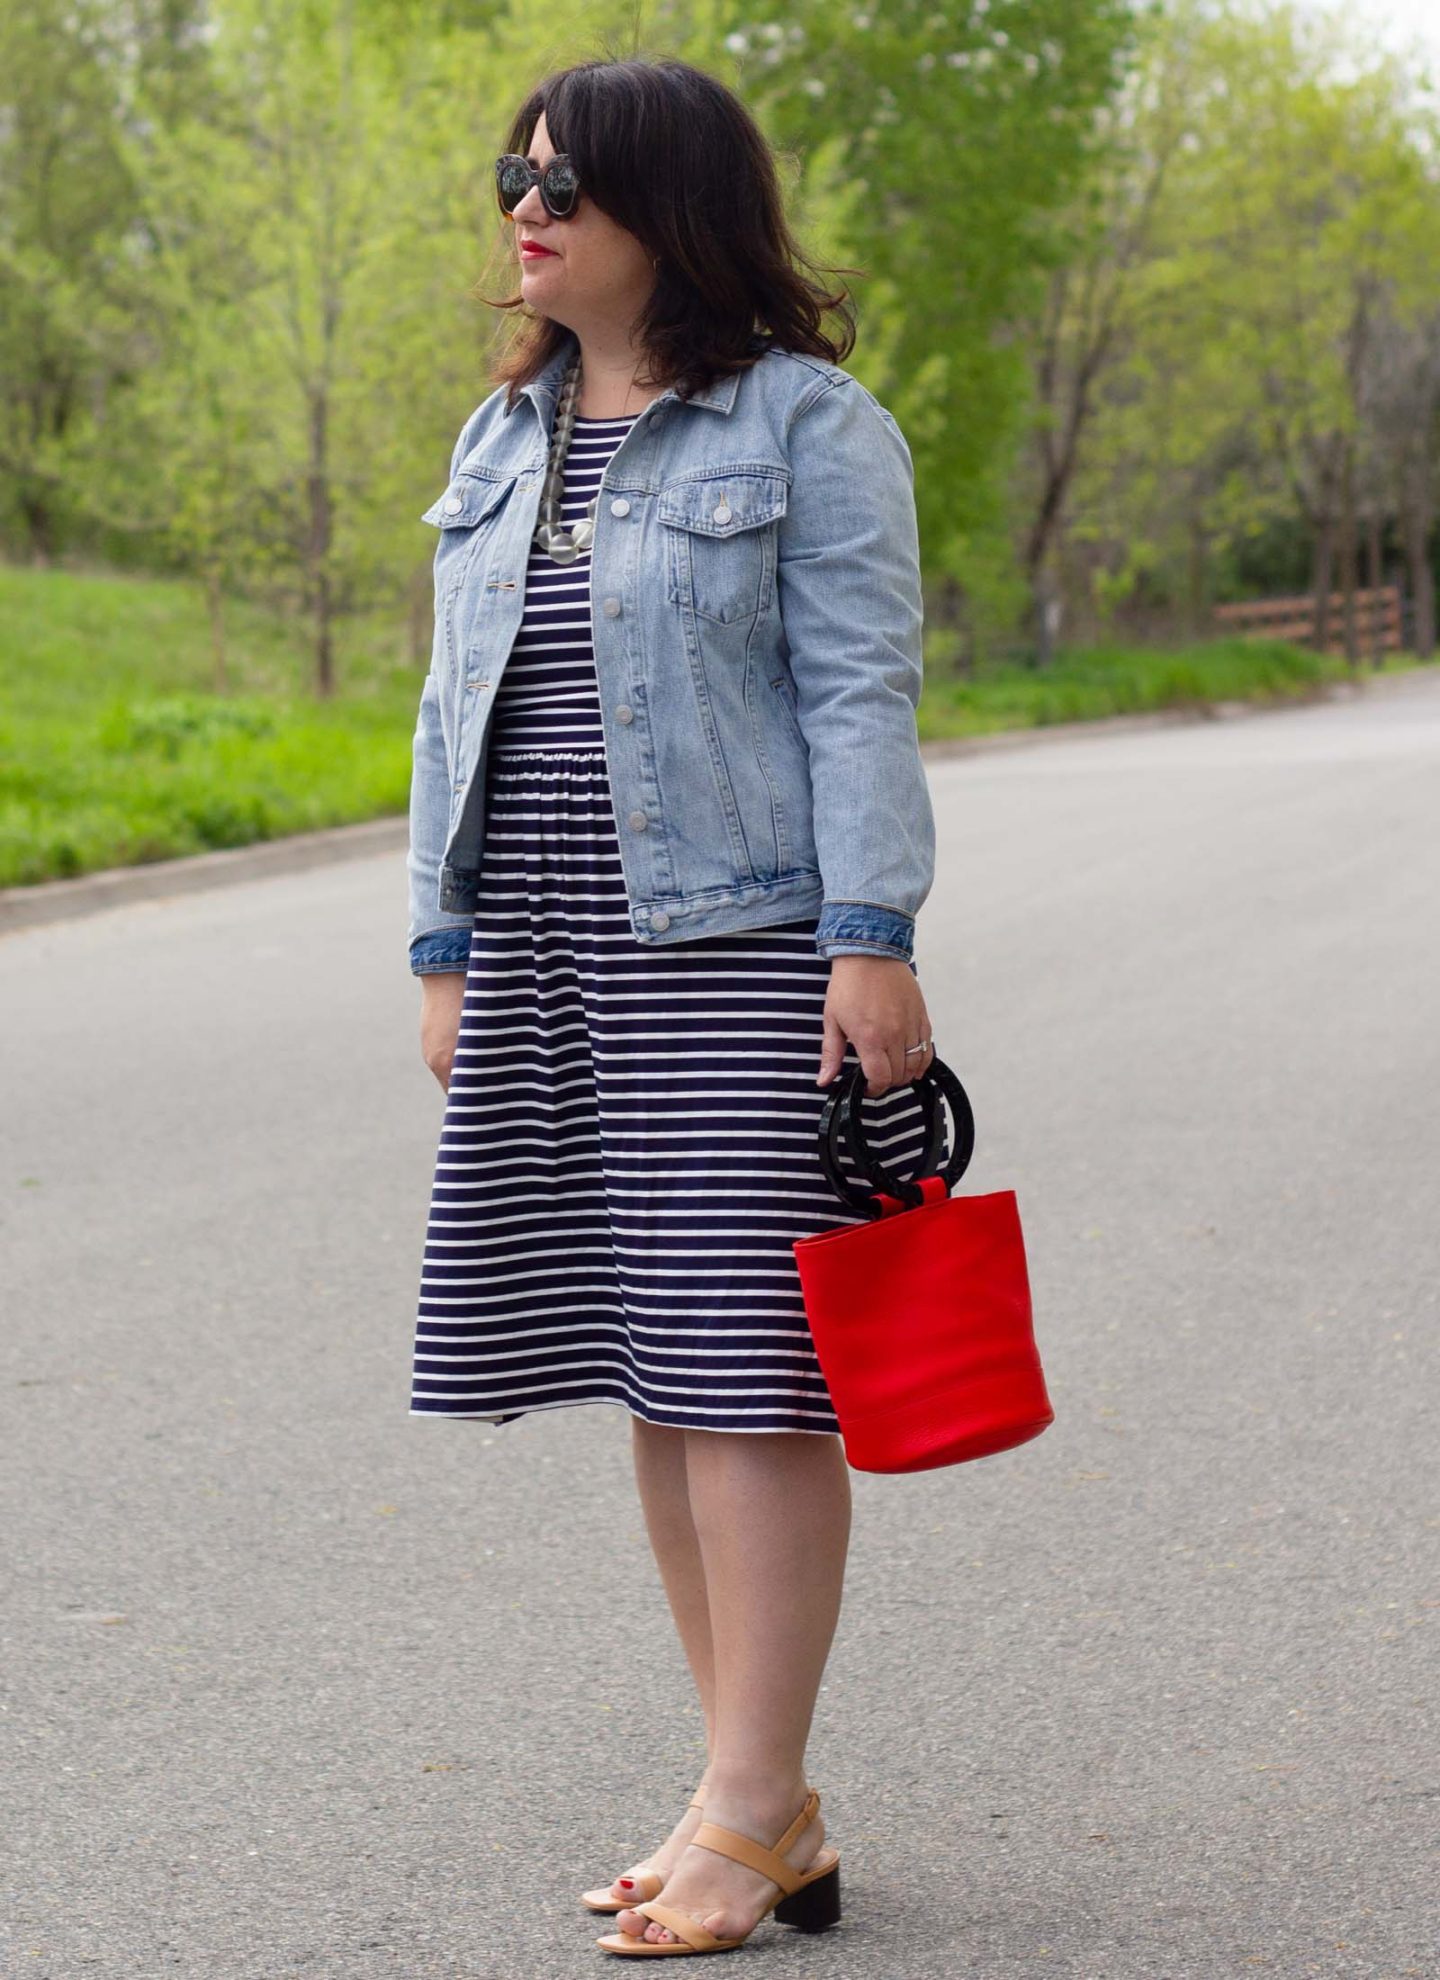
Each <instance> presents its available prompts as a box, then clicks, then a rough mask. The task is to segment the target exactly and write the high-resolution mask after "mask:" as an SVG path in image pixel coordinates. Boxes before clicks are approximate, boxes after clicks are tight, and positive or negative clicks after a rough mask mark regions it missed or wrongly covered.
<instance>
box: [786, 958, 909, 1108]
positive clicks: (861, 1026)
mask: <svg viewBox="0 0 1440 1980" xmlns="http://www.w3.org/2000/svg"><path fill="white" fill-rule="evenodd" d="M929 1037H930V1014H929V1012H928V1011H927V1010H926V1008H925V998H924V996H923V995H922V993H921V989H920V985H919V982H918V981H917V979H916V977H915V974H914V972H913V971H912V969H911V968H910V965H909V964H908V963H904V962H902V961H901V960H900V958H899V957H898V956H855V955H850V956H836V957H834V959H833V960H832V962H831V964H830V988H829V990H828V991H827V992H826V995H825V1034H824V1043H823V1045H822V1047H821V1051H820V1073H819V1077H818V1078H817V1079H816V1081H815V1084H816V1085H817V1086H828V1085H829V1084H830V1081H831V1080H832V1079H834V1077H835V1075H836V1074H837V1073H838V1072H839V1070H840V1068H841V1065H842V1064H843V1063H844V1058H845V1043H846V1040H847V1039H848V1040H849V1041H850V1043H851V1044H853V1045H854V1047H855V1050H856V1051H857V1052H858V1053H859V1055H860V1064H861V1066H862V1067H863V1068H864V1072H865V1078H866V1082H867V1084H866V1087H865V1091H866V1094H867V1095H868V1096H869V1097H870V1098H871V1099H872V1100H874V1099H877V1098H878V1097H879V1096H880V1094H882V1093H888V1092H889V1090H890V1088H891V1087H892V1086H908V1085H909V1083H910V1081H911V1080H913V1079H918V1078H919V1077H920V1075H921V1073H923V1072H926V1071H927V1070H928V1069H929V1066H930V1062H931V1060H932V1059H933V1058H934V1056H935V1047H934V1046H933V1045H932V1044H927V1045H926V1047H925V1050H924V1051H923V1052H910V1053H907V1052H906V1050H905V1047H906V1046H907V1045H918V1044H919V1043H920V1041H921V1039H922V1038H923V1039H927V1040H928V1039H929Z"/></svg>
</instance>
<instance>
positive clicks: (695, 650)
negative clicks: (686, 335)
mask: <svg viewBox="0 0 1440 1980" xmlns="http://www.w3.org/2000/svg"><path fill="white" fill-rule="evenodd" d="M576 348H577V346H576V342H575V339H574V337H573V335H572V336H570V337H568V338H567V340H566V344H565V346H564V347H563V348H562V349H561V350H560V351H559V353H558V354H557V355H556V357H555V358H554V359H553V360H552V361H551V363H550V364H549V365H548V366H547V367H546V369H545V370H544V371H543V372H542V373H541V374H540V375H539V376H538V377H536V378H535V379H534V380H532V382H531V383H530V384H529V385H527V386H526V387H525V388H524V390H523V393H522V395H521V396H520V397H519V398H518V399H517V401H516V403H515V405H514V406H513V407H511V408H509V409H508V410H507V409H506V406H505V403H504V401H505V391H504V388H503V387H497V388H496V390H495V391H494V392H492V393H491V395H490V396H489V398H487V399H486V400H485V401H484V402H483V403H482V404H481V405H480V406H479V407H478V408H477V409H476V411H475V412H474V413H473V414H472V415H471V417H470V418H469V419H468V420H467V421H466V423H465V426H464V427H463V429H462V430H461V433H460V437H459V439H458V441H457V442H456V445H455V451H454V455H453V457H452V460H451V464H450V483H449V486H448V487H447V488H446V489H445V490H444V492H443V493H442V494H441V495H440V496H439V498H438V499H437V500H436V501H435V502H434V503H433V504H432V505H431V506H430V508H428V509H427V510H426V511H425V513H424V516H423V517H422V518H421V520H422V521H424V522H428V523H433V524H435V526H436V527H437V528H438V529H439V531H440V536H439V541H438V543H437V546H436V551H435V645H434V653H433V656H432V659H431V665H430V673H429V676H428V678H427V679H426V681H425V686H424V690H423V692H422V694H421V697H420V713H419V720H418V722H417V725H416V729H415V744H414V774H413V777H412V781H411V792H410V851H409V881H410V931H409V942H410V963H411V968H412V969H413V970H414V971H415V972H416V974H422V973H426V972H429V971H436V970H447V969H448V970H463V969H464V968H465V965H466V961H467V957H468V953H469V937H470V931H471V926H472V920H473V916H474V912H475V908H476V906H477V903H478V898H479V888H478V883H479V868H480V864H481V848H482V844H483V838H484V817H485V743H486V734H487V729H488V724H489V714H490V710H491V708H492V707H493V705H494V701H495V693H496V690H497V688H498V687H499V685H500V680H501V676H502V675H503V673H504V671H505V663H506V659H507V657H508V655H509V653H510V650H511V647H512V645H513V642H514V640H515V636H516V634H517V632H518V631H519V627H520V619H521V612H522V609H523V605H524V586H525V571H526V562H527V559H528V556H529V552H530V540H531V535H532V533H533V531H534V528H535V523H536V519H537V515H538V511H539V506H540V491H541V483H542V481H543V480H544V474H545V460H546V449H547V444H548V437H549V433H550V423H551V418H552V415H553V412H554V407H555V400H556V396H557V394H558V391H559V386H560V378H561V374H562V372H563V370H564V368H565V365H566V363H567V362H568V360H569V359H570V357H571V356H573V354H574V351H575V349H576ZM590 568H591V577H590V585H591V600H592V605H591V626H592V632H593V638H594V649H595V669H596V674H597V676H598V681H599V693H600V703H601V708H602V719H603V722H604V734H605V754H606V764H607V770H608V776H609V781H610V786H611V794H612V804H613V809H614V815H615V827H616V831H617V834H618V837H619V841H620V854H621V868H622V872H623V875H624V880H625V887H626V891H627V894H628V896H629V902H630V925H631V929H632V932H633V934H634V937H635V940H636V941H637V942H638V943H642V944H644V945H646V946H651V945H658V944H663V943H665V942H679V941H687V940H691V939H693V938H694V937H696V936H701V935H717V934H724V933H727V932H730V931H732V930H737V929H746V928H764V927H768V926H772V925H773V924H775V923H777V922H782V921H792V920H800V919H802V918H808V917H811V916H818V923H817V927H816V931H815V944H816V948H817V951H818V952H819V954H821V955H822V956H839V955H850V954H859V955H886V956H898V957H900V958H901V959H902V960H905V961H909V960H910V959H911V957H912V955H913V951H914V930H915V917H916V915H917V913H918V912H919V909H920V906H921V904H922V902H923V901H924V900H925V898H926V896H927V894H928V893H929V891H930V887H931V882H932V879H933V876H934V859H935V821H934V814H933V811H932V809H931V803H930V793H929V788H928V786H927V783H926V778H925V768H924V764H923V761H922V759H921V756H920V752H919V744H918V740H917V736H916V726H915V710H916V706H917V704H918V702H919V698H920V685H921V646H920V634H921V623H922V604H921V594H920V562H919V544H918V539H917V529H916V517H915V498H914V467H913V463H912V461H911V457H910V450H909V448H908V446H907V445H906V442H905V439H904V436H903V435H902V433H901V431H900V428H899V426H898V425H897V424H896V422H895V420H894V418H893V417H892V415H891V414H890V413H888V412H887V411H886V410H885V408H884V407H883V406H882V405H881V404H880V403H879V401H878V400H877V399H876V398H875V397H874V396H873V395H872V394H871V393H870V392H869V391H867V390H866V388H865V387H864V386H863V385H862V384H861V383H860V382H859V380H858V379H856V378H854V377H852V376H851V374H850V373H849V372H847V371H844V370H842V369H841V368H840V366H838V365H835V364H830V363H827V362H825V361H824V360H822V359H818V358H813V357H808V356H801V355H798V354H795V353H792V352H788V351H783V350H779V349H775V348H770V349H767V350H766V351H765V352H764V355H763V356H762V357H760V358H759V360H758V361H757V362H756V363H755V364H754V365H753V366H752V367H751V368H750V369H749V370H746V371H743V372H739V373H735V374H732V375H731V376H729V377H727V378H723V379H721V380H720V381H719V382H718V383H716V384H713V385H711V386H710V387H709V388H708V389H707V390H704V391H702V392H699V393H697V394H696V395H695V396H694V397H693V398H692V399H690V400H689V401H688V402H687V401H682V400H681V399H680V397H679V395H678V393H677V392H676V390H675V388H674V387H673V386H672V387H671V388H669V389H668V390H666V391H664V392H662V393H661V394H660V396H659V397H658V398H657V399H655V400H654V401H653V402H652V403H651V404H650V405H649V406H648V407H647V408H646V409H645V410H644V411H643V412H642V413H641V414H640V416H639V417H638V418H637V419H636V420H635V422H634V424H633V425H632V426H631V427H630V429H629V430H628V432H627V433H626V435H625V437H624V439H623V440H622V441H621V442H620V444H619V446H618V447H617V448H616V449H615V451H614V453H613V455H612V456H611V458H610V462H609V465H608V467H607V468H606V471H605V477H604V484H603V486H602V488H601V490H600V498H599V503H598V507H597V512H596V520H595V540H594V543H593V546H592V549H591V565H590Z"/></svg>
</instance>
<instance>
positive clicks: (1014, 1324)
mask: <svg viewBox="0 0 1440 1980" xmlns="http://www.w3.org/2000/svg"><path fill="white" fill-rule="evenodd" d="M865 1079H866V1076H865V1071H864V1068H863V1067H862V1066H861V1065H860V1064H859V1063H858V1062H857V1063H856V1064H855V1065H854V1066H853V1067H852V1068H850V1069H849V1070H848V1071H847V1072H845V1073H842V1074H841V1075H840V1077H839V1079H838V1080H837V1082H836V1085H835V1088H834V1090H833V1091H832V1092H831V1093H830V1094H829V1096H828V1097H827V1100H826V1103H825V1107H824V1110H823V1112H822V1114H821V1119H820V1160H821V1163H822V1165H823V1167H824V1169H825V1174H826V1177H827V1179H828V1181H829V1183H830V1185H831V1187H832V1188H833V1189H834V1190H835V1192H836V1194H837V1195H838V1196H839V1197H840V1198H841V1199H842V1200H843V1201H845V1202H846V1203H848V1204H850V1205H852V1206H853V1207H854V1208H856V1209H860V1210H863V1211H864V1212H865V1214H866V1216H867V1218H869V1219H870V1221H869V1222H867V1223H864V1224H855V1225H848V1226H843V1227H841V1228H839V1229H835V1230H827V1231H817V1232H816V1233H815V1234H814V1235H813V1236H812V1237H803V1238H797V1239H795V1240H794V1243H793V1245H792V1249H793V1251H794V1253H795V1262H796V1265H797V1266H798V1268H799V1272H800V1283H801V1288H802V1292H803V1296H804V1301H805V1311H806V1315H807V1317H808V1319H809V1322H810V1331H811V1334H812V1336H813V1338H814V1342H815V1352H816V1355H817V1356H818V1358H819V1362H820V1368H821V1372H822V1373H823V1375H824V1377H825V1383H826V1386H827V1388H828V1389H829V1391H830V1399H831V1401H832V1403H833V1404H834V1408H835V1413H836V1415H837V1416H838V1417H839V1419H840V1428H841V1433H842V1435H843V1438H844V1443H845V1456H846V1458H847V1460H848V1461H849V1463H850V1464H851V1465H852V1466H853V1467H854V1468H855V1469H856V1470H857V1471H886V1472H891V1471H893V1472H899V1471H929V1470H932V1469H934V1468H935V1467H936V1466H939V1465H945V1464H963V1463H964V1462H965V1461H966V1460H967V1459H970V1458H980V1457H989V1456H990V1455H991V1454H992V1453H993V1452H995V1451H1005V1450H1009V1449H1010V1448H1011V1447H1012V1446H1013V1445H1015V1444H1023V1443H1025V1442H1027V1441H1028V1440H1029V1439H1030V1438H1031V1437H1038V1436H1039V1434H1040V1432H1041V1431H1042V1430H1044V1429H1045V1428H1047V1426H1048V1425H1049V1424H1051V1423H1053V1422H1054V1420H1055V1412H1054V1410H1053V1409H1052V1407H1051V1404H1050V1398H1049V1396H1048V1395H1047V1393H1046V1390H1045V1376H1044V1372H1043V1370H1042V1369H1041V1366H1040V1356H1039V1353H1038V1351H1037V1349H1036V1346H1035V1336H1034V1330H1033V1319H1032V1314H1031V1307H1030V1282H1029V1275H1028V1273H1027V1271H1026V1266H1025V1240H1024V1237H1023V1234H1022V1232H1021V1229H1020V1212H1019V1206H1018V1205H1017V1203H1016V1200H1015V1192H1014V1190H1013V1189H1000V1190H994V1191H992V1192H991V1194H990V1195H988V1196H952V1195H951V1194H950V1191H951V1189H952V1187H953V1186H954V1184H955V1183H956V1182H958V1181H959V1179H960V1177H961V1175H962V1174H963V1173H964V1170H965V1168H966V1166H967V1165H968V1163H969V1161H970V1157H971V1155H972V1154H973V1153H974V1149H975V1117H974V1113H973V1111H972V1109H971V1106H970V1101H969V1099H968V1097H967V1095H966V1092H965V1089H964V1087H963V1086H962V1085H961V1084H960V1082H959V1080H958V1079H957V1078H956V1077H955V1075H954V1073H953V1072H952V1071H951V1070H950V1068H949V1067H948V1066H946V1065H944V1064H943V1063H942V1062H941V1060H940V1059H938V1058H934V1059H932V1060H931V1063H930V1066H929V1067H928V1069H927V1070H926V1071H925V1072H924V1073H922V1074H921V1076H920V1078H919V1079H917V1080H915V1081H913V1082H912V1084H913V1085H914V1086H915V1088H916V1089H917V1091H918V1093H919V1097H920V1099H921V1102H922V1105H923V1107H924V1109H925V1113H926V1145H925V1149H924V1153H923V1156H922V1159H921V1164H920V1170H921V1173H919V1174H917V1175H916V1176H915V1177H912V1178H910V1179H908V1180H907V1179H904V1178H902V1177H899V1176H896V1175H894V1174H892V1173H891V1172H890V1171H889V1170H888V1169H886V1167H885V1166H884V1164H883V1163H882V1162H881V1161H880V1160H879V1158H878V1157H877V1156H876V1155H874V1154H873V1153H872V1152H871V1150H870V1149H869V1148H868V1147H867V1145H866V1142H865V1136H864V1130H863V1126H862V1123H861V1118H860V1116H861V1103H862V1101H863V1099H864V1097H865V1094H864V1088H865ZM942 1095H943V1096H944V1098H945V1099H946V1100H947V1101H948V1103H949V1107H950V1113H951V1117H952V1123H953V1129H952V1133H951V1135H950V1142H951V1147H950V1154H949V1158H948V1160H947V1161H946V1163H945V1165H944V1167H943V1168H938V1169H937V1168H935V1165H936V1163H937V1161H938V1157H939V1152H940V1146H941V1133H942V1124H941V1113H940V1104H939V1103H940V1097H941V1096H942ZM842 1133H843V1134H844V1136H845V1140H846V1145H847V1147H848V1150H849V1153H850V1158H851V1162H852V1165H853V1168H854V1170H855V1171H856V1172H857V1174H858V1175H860V1176H863V1177H865V1178H866V1179H867V1182H868V1186H867V1185H866V1184H865V1183H861V1182H859V1181H858V1180H857V1179H856V1176H846V1175H845V1174H844V1173H843V1172H842V1171H841V1168H840V1165H839V1160H838V1156H837V1153H836V1137H837V1135H838V1134H842ZM932 1169H933V1170H934V1173H929V1171H931V1170H932Z"/></svg>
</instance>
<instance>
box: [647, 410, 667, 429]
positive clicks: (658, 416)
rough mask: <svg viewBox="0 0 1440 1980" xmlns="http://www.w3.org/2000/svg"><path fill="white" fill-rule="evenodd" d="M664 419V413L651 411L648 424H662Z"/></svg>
mask: <svg viewBox="0 0 1440 1980" xmlns="http://www.w3.org/2000/svg"><path fill="white" fill-rule="evenodd" d="M664 419H665V415H664V413H651V415H650V424H651V425H652V426H660V425H662V424H663V422H664Z"/></svg>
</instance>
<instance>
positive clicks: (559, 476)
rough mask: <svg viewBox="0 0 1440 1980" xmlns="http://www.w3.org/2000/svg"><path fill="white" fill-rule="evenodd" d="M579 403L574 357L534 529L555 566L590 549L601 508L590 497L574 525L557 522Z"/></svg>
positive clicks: (557, 411) (563, 381)
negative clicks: (597, 514) (567, 458)
mask: <svg viewBox="0 0 1440 1980" xmlns="http://www.w3.org/2000/svg"><path fill="white" fill-rule="evenodd" d="M579 403H580V359H579V358H578V357H576V358H572V359H571V361H570V363H569V364H568V365H567V366H566V369H565V376H564V377H563V378H562V379H561V381H560V395H559V397H558V398H557V399H556V401H555V418H554V421H553V423H552V425H551V429H550V456H549V459H548V461H547V462H546V466H545V486H544V487H543V488H542V489H541V491H540V520H539V521H538V522H537V523H536V525H535V539H534V540H535V542H536V544H537V546H538V547H539V548H540V549H541V550H543V551H545V552H546V554H547V555H548V556H551V557H553V558H554V560H555V562H556V563H557V564H573V563H574V561H575V559H576V558H577V557H578V556H579V555H580V552H581V551H582V550H588V549H589V548H590V546H591V544H592V543H593V542H594V541H595V512H596V510H597V509H598V508H599V506H600V497H599V495H598V494H596V495H592V496H591V497H590V500H589V501H588V502H587V503H586V505H585V513H584V515H583V516H581V518H580V520H579V521H578V522H577V523H575V524H574V525H573V526H567V525H566V524H564V523H562V522H561V520H560V517H561V514H562V512H563V508H564V501H565V457H566V455H567V454H568V453H569V452H570V436H571V435H572V434H573V433H574V431H575V414H576V408H577V407H578V406H579ZM622 416H623V415H622Z"/></svg>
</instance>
